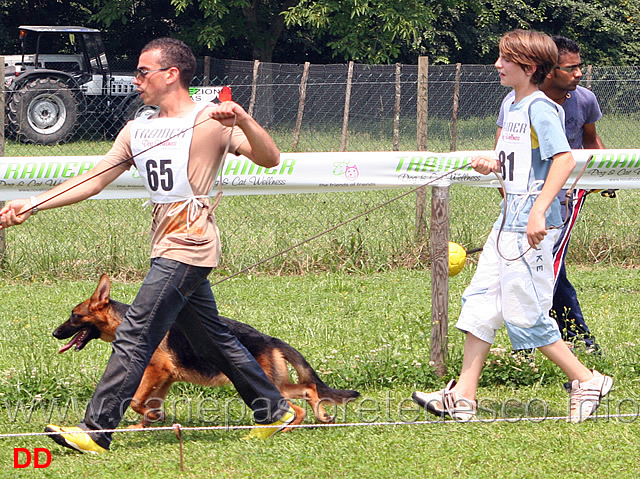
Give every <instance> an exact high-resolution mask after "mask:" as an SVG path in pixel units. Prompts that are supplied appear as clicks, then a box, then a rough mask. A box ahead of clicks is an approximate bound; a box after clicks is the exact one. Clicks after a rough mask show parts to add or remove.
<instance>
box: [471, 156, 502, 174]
mask: <svg viewBox="0 0 640 479" xmlns="http://www.w3.org/2000/svg"><path fill="white" fill-rule="evenodd" d="M471 167H472V168H473V169H474V170H476V171H477V172H478V173H480V174H481V175H488V174H489V173H494V172H496V173H497V172H499V171H500V163H499V162H498V160H496V159H493V158H489V157H486V156H474V157H473V158H472V159H471Z"/></svg>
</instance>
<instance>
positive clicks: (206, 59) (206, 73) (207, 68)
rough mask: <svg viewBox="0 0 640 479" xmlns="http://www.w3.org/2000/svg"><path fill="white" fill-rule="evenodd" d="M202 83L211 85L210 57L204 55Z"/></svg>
mask: <svg viewBox="0 0 640 479" xmlns="http://www.w3.org/2000/svg"><path fill="white" fill-rule="evenodd" d="M202 84H203V85H204V86H209V85H211V57H207V56H205V57H204V80H203V82H202Z"/></svg>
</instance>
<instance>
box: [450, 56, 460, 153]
mask: <svg viewBox="0 0 640 479" xmlns="http://www.w3.org/2000/svg"><path fill="white" fill-rule="evenodd" d="M461 71H462V64H461V63H456V79H455V83H454V84H453V118H452V120H451V145H450V147H449V150H450V151H456V147H457V143H458V108H459V107H460V72H461Z"/></svg>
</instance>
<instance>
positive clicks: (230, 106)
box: [208, 101, 249, 127]
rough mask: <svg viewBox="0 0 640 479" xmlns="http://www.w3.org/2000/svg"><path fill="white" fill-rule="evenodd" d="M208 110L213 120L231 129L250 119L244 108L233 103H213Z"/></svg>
mask: <svg viewBox="0 0 640 479" xmlns="http://www.w3.org/2000/svg"><path fill="white" fill-rule="evenodd" d="M208 110H209V111H208V114H209V116H210V117H211V118H213V119H214V120H217V121H219V122H220V123H221V124H223V125H224V126H229V127H231V126H233V125H239V124H240V123H241V122H242V121H244V120H245V119H246V118H248V117H249V114H248V113H247V112H246V111H244V108H242V107H241V106H240V105H238V104H237V103H236V102H233V101H224V102H222V103H220V104H214V103H211V104H210V105H209V108H208Z"/></svg>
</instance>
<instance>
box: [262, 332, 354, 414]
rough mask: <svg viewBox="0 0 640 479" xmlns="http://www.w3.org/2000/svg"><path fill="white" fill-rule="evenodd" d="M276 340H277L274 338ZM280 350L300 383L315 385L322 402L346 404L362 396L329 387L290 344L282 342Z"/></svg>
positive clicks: (346, 390)
mask: <svg viewBox="0 0 640 479" xmlns="http://www.w3.org/2000/svg"><path fill="white" fill-rule="evenodd" d="M274 339H275V338H274ZM278 349H280V351H281V352H282V355H283V356H284V358H285V359H286V360H287V361H288V362H289V363H290V364H291V365H292V366H293V367H294V368H295V370H296V371H297V373H298V382H300V383H311V384H315V386H316V389H317V391H318V396H319V397H320V399H321V400H326V401H331V402H335V403H337V404H341V403H345V402H348V401H351V400H354V399H356V398H357V397H359V396H360V393H359V392H358V391H352V390H350V389H334V388H332V387H329V386H327V385H326V384H325V383H324V382H323V381H322V379H320V376H318V373H316V371H315V370H314V369H313V368H312V367H311V365H310V364H309V363H308V362H307V360H306V359H305V358H304V356H302V354H300V352H299V351H298V350H297V349H295V348H294V347H293V346H291V345H290V344H287V343H285V342H284V341H281V344H279V346H278Z"/></svg>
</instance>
